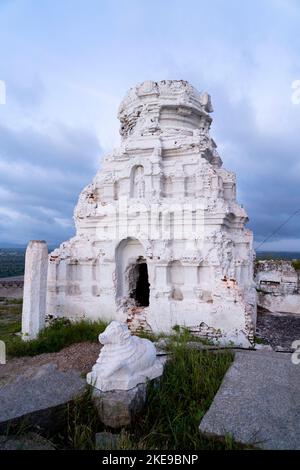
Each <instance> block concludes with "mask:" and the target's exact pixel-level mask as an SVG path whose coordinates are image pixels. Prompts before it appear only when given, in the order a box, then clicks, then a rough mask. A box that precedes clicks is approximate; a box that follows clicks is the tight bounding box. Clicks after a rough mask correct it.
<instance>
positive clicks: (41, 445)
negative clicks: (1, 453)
mask: <svg viewBox="0 0 300 470" xmlns="http://www.w3.org/2000/svg"><path fill="white" fill-rule="evenodd" d="M0 450H55V447H54V445H53V444H52V442H50V441H49V440H48V439H45V438H44V437H42V436H39V435H38V434H36V433H33V432H32V433H28V434H24V435H21V436H0Z"/></svg>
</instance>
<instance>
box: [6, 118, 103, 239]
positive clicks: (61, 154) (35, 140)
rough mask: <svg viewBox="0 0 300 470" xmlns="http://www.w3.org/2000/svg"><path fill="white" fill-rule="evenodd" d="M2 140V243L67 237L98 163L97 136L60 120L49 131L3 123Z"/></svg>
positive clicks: (99, 150)
mask: <svg viewBox="0 0 300 470" xmlns="http://www.w3.org/2000/svg"><path fill="white" fill-rule="evenodd" d="M0 141H1V149H0V243H1V242H5V243H11V244H12V245H13V244H19V243H26V242H27V241H28V240H29V239H39V238H45V239H46V240H47V241H48V242H49V243H50V244H54V243H57V242H58V241H61V240H63V239H66V238H69V236H70V235H71V234H72V233H73V231H74V229H73V224H72V214H73V209H74V206H75V204H76V200H77V198H78V195H79V192H80V191H81V189H82V188H83V186H84V185H85V184H87V183H88V182H89V181H90V180H91V178H92V176H93V175H94V174H95V172H96V170H97V167H98V165H99V158H100V154H101V147H100V144H99V142H98V139H97V137H96V136H95V135H94V134H92V133H90V132H89V131H84V130H82V129H74V128H67V127H66V126H64V125H61V124H56V125H53V126H51V127H50V128H48V130H47V132H37V131H35V130H32V129H30V128H29V129H23V130H21V131H16V130H13V129H11V128H7V127H3V126H0Z"/></svg>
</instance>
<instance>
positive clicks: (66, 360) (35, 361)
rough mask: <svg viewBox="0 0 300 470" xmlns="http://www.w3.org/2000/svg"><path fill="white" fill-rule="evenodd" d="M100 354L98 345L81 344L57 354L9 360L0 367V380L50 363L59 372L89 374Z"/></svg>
mask: <svg viewBox="0 0 300 470" xmlns="http://www.w3.org/2000/svg"><path fill="white" fill-rule="evenodd" d="M99 352H100V344H97V343H91V342H83V343H76V344H72V345H71V346H68V347H66V348H64V349H62V350H61V351H59V352H57V353H45V354H40V355H38V356H34V357H20V358H13V359H10V360H9V361H8V362H7V364H5V365H0V380H1V378H3V377H6V376H8V375H9V376H10V375H15V374H18V373H19V372H22V373H24V371H25V370H26V369H27V368H28V369H31V368H32V367H36V366H40V365H43V364H47V363H49V362H52V363H54V364H57V367H58V369H59V370H61V371H67V370H69V369H76V370H78V371H80V372H81V373H82V374H87V373H88V372H90V370H91V368H92V366H93V365H94V364H95V362H96V360H97V358H98V356H99Z"/></svg>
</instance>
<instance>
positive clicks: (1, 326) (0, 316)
mask: <svg viewBox="0 0 300 470" xmlns="http://www.w3.org/2000/svg"><path fill="white" fill-rule="evenodd" d="M21 313H22V299H8V298H5V297H0V339H1V340H2V341H5V342H6V343H7V342H9V341H10V340H11V338H13V337H14V336H15V334H16V333H18V332H19V331H20V330H21Z"/></svg>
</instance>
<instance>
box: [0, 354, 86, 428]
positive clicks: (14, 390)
mask: <svg viewBox="0 0 300 470" xmlns="http://www.w3.org/2000/svg"><path fill="white" fill-rule="evenodd" d="M85 387H86V382H85V379H84V378H82V377H81V374H80V372H79V371H75V370H69V371H66V372H63V371H60V370H59V369H58V368H57V365H56V364H53V363H47V364H43V365H40V366H35V367H29V368H26V369H25V370H24V373H23V374H18V375H16V376H10V375H9V376H8V377H5V376H4V377H2V378H1V384H0V403H1V407H0V429H1V430H3V429H5V427H6V426H7V424H8V423H13V422H16V421H17V420H19V419H23V418H26V419H27V420H29V422H30V423H34V424H38V425H40V426H46V427H47V426H48V425H52V424H54V425H55V422H54V423H53V416H55V411H58V410H63V408H64V406H65V405H66V404H67V403H68V402H70V401H71V400H72V399H74V398H75V397H78V396H80V395H81V394H82V393H84V391H85Z"/></svg>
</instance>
